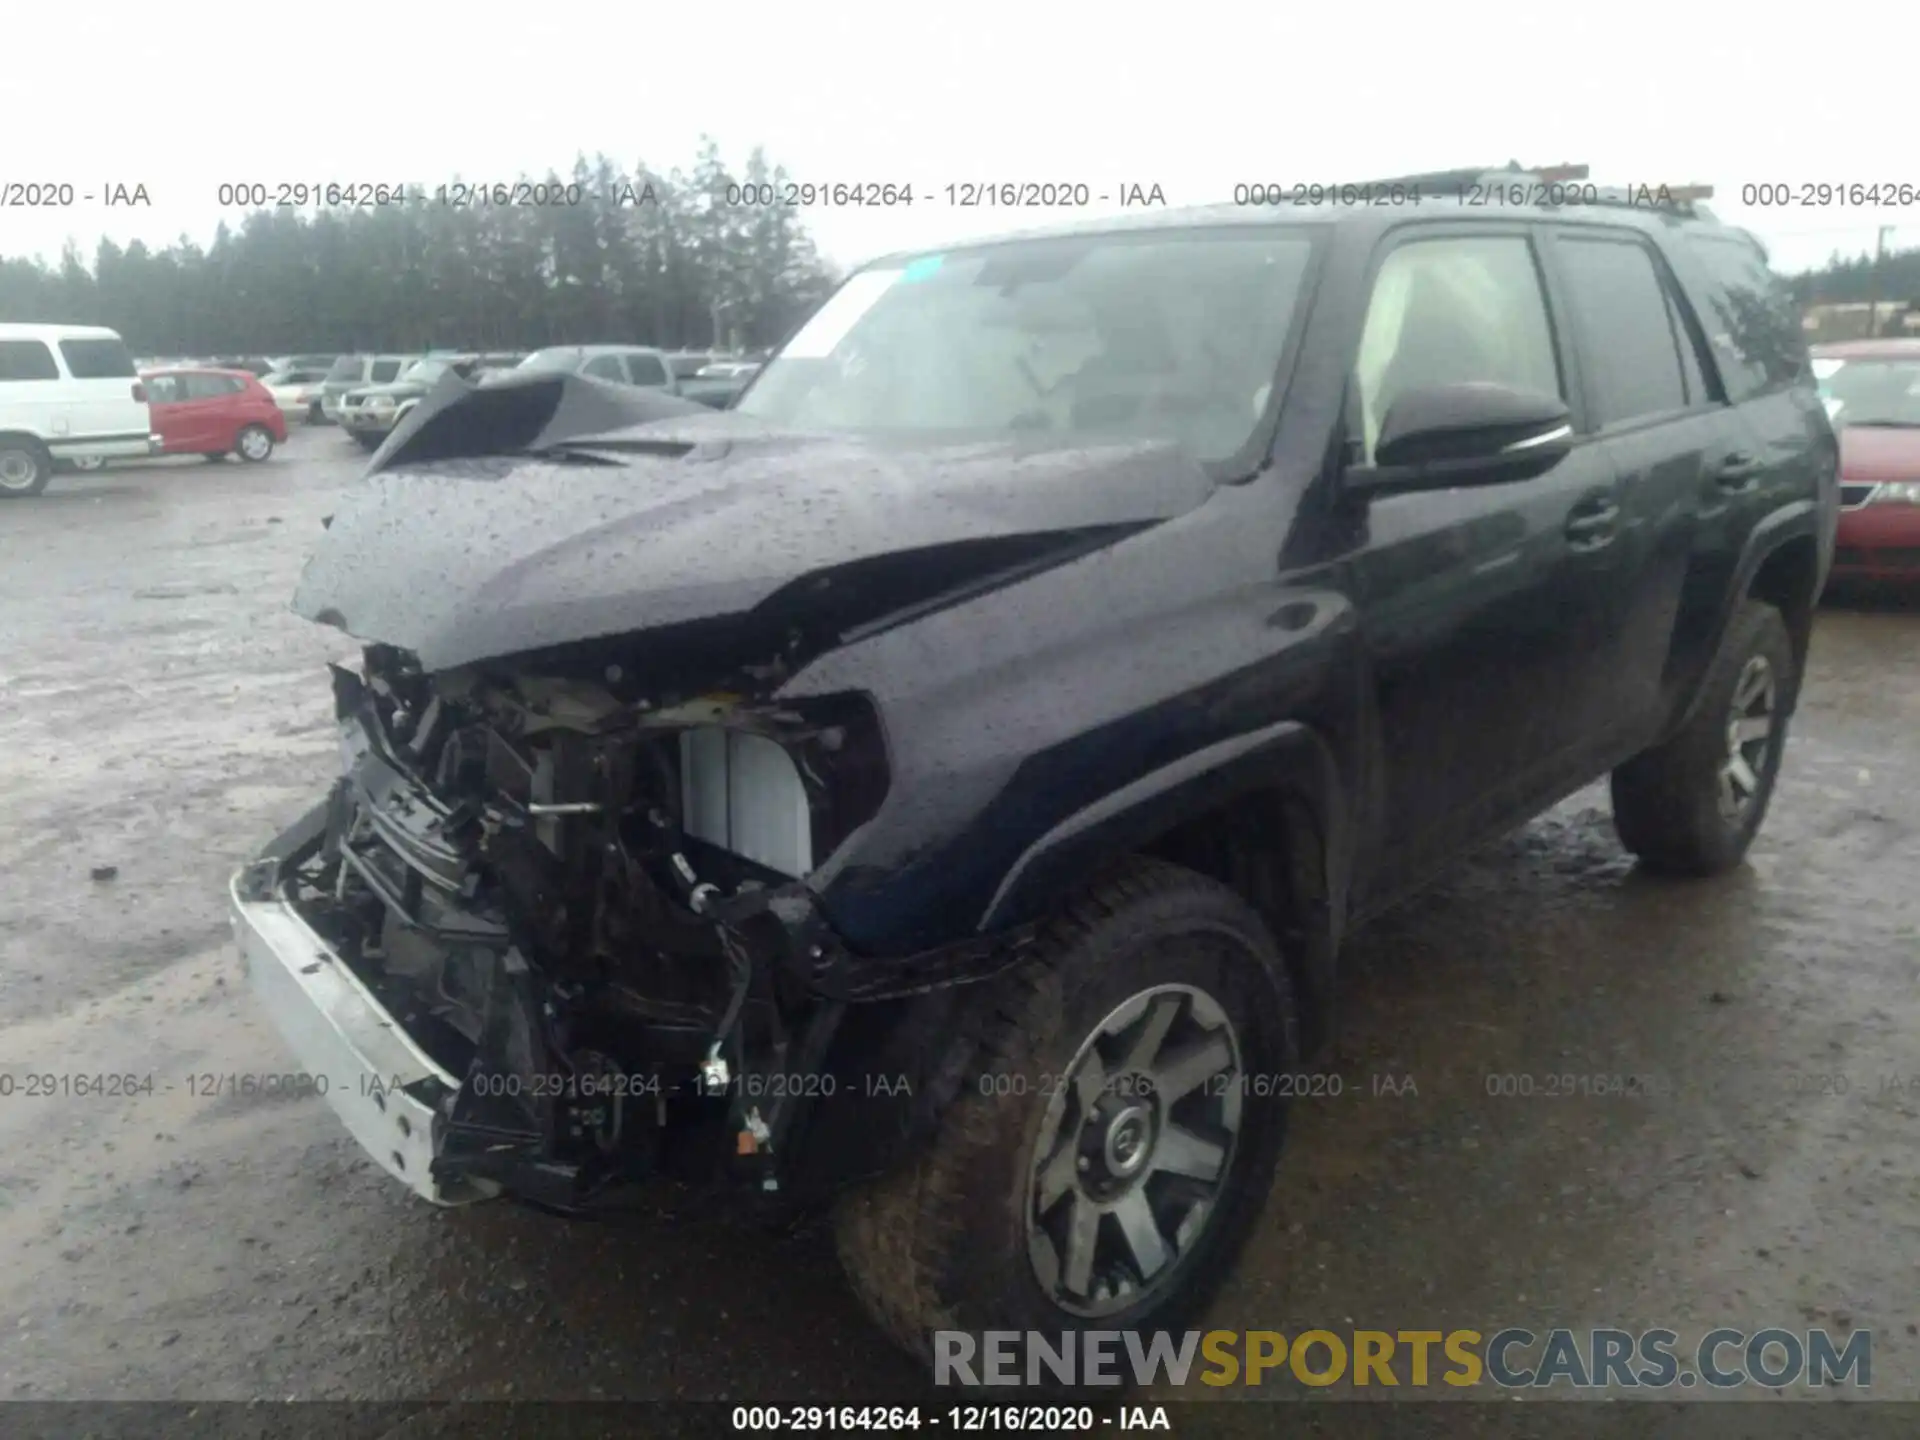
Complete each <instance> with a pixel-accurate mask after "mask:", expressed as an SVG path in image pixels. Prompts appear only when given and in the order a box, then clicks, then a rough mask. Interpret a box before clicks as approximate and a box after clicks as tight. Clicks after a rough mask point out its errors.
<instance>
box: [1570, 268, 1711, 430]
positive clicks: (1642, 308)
mask: <svg viewBox="0 0 1920 1440" xmlns="http://www.w3.org/2000/svg"><path fill="white" fill-rule="evenodd" d="M1554 248H1555V251H1556V253H1557V254H1558V256H1559V259H1560V268H1561V270H1562V272H1563V273H1564V274H1565V276H1566V281H1567V294H1568V298H1569V300H1570V302H1571V304H1572V307H1573V313H1574V319H1575V324H1576V325H1577V327H1578V330H1579V334H1580V342H1581V343H1580V360H1581V368H1582V370H1584V371H1587V372H1590V374H1591V377H1592V384H1593V390H1594V409H1595V414H1594V416H1593V421H1594V425H1595V426H1596V428H1598V427H1604V426H1607V425H1618V424H1620V423H1621V422H1622V421H1626V420H1634V419H1638V418H1639V417H1640V416H1642V415H1663V414H1667V413H1669V412H1671V411H1676V410H1684V409H1686V408H1687V385H1686V380H1685V379H1684V378H1683V377H1682V374H1681V369H1680V347H1679V345H1678V344H1677V343H1676V342H1675V337H1674V333H1673V311H1672V309H1671V307H1670V306H1669V304H1668V302H1667V294H1666V289H1665V287H1664V286H1663V285H1662V284H1661V282H1660V272H1659V271H1658V270H1657V269H1656V268H1654V267H1655V261H1654V257H1653V252H1652V251H1650V250H1649V249H1647V247H1646V246H1645V245H1644V244H1642V243H1641V242H1640V241H1639V240H1638V239H1633V238H1627V237H1619V238H1614V237H1602V236H1596V235H1574V234H1562V235H1561V236H1560V237H1559V241H1558V243H1557V244H1556V245H1555V247H1554Z"/></svg>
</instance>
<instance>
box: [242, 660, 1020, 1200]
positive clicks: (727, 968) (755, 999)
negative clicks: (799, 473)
mask: <svg viewBox="0 0 1920 1440" xmlns="http://www.w3.org/2000/svg"><path fill="white" fill-rule="evenodd" d="M619 674H620V667H619V666H618V665H614V666H610V667H606V669H605V675H606V676H608V677H618V676H619ZM334 695H335V708H336V714H337V717H338V721H339V727H340V740H341V748H342V760H343V773H342V774H341V776H340V778H339V780H338V781H337V782H336V783H335V785H334V787H333V789H332V791H331V793H330V795H329V796H328V798H327V799H326V801H325V802H324V803H323V804H321V805H320V806H318V807H316V808H315V809H314V810H313V811H312V812H311V813H309V814H308V815H307V816H306V817H304V818H303V819H302V820H301V821H300V822H299V823H297V824H296V825H295V826H294V827H293V828H292V829H290V830H289V831H287V832H286V834H284V835H282V836H281V837H279V838H278V839H277V840H276V841H275V842H274V843H273V844H272V845H270V846H269V847H268V849H267V851H266V853H265V854H263V855H262V857H261V858H260V859H259V860H257V861H256V862H255V863H254V864H253V865H251V866H250V867H248V868H247V869H245V870H243V871H242V872H241V873H240V874H239V875H237V876H236V877H235V880H234V883H233V893H232V904H233V916H234V924H235V929H236V933H237V935H238V938H239V940H240V944H241V950H242V954H243V956H244V958H245V961H246V965H247V968H248V972H249V974H250V976H251V980H252V985H253V988H254V989H255V991H256V993H257V995H258V996H259V998H260V1000H261V1002H262V1004H263V1005H264V1007H265V1008H266V1010H267V1011H268V1013H269V1014H270V1015H271V1016H272V1018H273V1019H274V1021H275V1023H276V1024H277V1026H278V1027H279V1029H280V1030H281V1032H282V1034H283V1035H284V1037H285V1038H286V1040H287V1041H288V1043H289V1044H290V1045H291V1046H292V1047H293V1048H294V1050H295V1051H296V1052H297V1053H298V1055H299V1056H300V1058H301V1061H302V1063H303V1064H304V1065H305V1066H306V1067H307V1069H308V1070H310V1071H311V1072H312V1073H314V1074H315V1076H316V1077H320V1076H324V1077H325V1079H324V1081H321V1082H318V1083H319V1084H323V1085H324V1087H325V1090H326V1093H327V1097H328V1099H329V1101H330V1102H331V1103H332V1104H333V1106H334V1108H335V1110H336V1111H337V1112H338V1113H339V1114H340V1116H341V1118H342V1119H343V1120H344V1121H345V1122H346V1124H347V1125H348V1127H349V1129H351V1130H352V1131H353V1133H354V1134H355V1136H356V1137H357V1138H358V1139H359V1140H360V1142H361V1143H362V1145H363V1146H365V1148H366V1149H367V1150H368V1152H369V1153H370V1154H372V1155H373V1156H374V1157H375V1158H376V1159H377V1160H379V1161H380V1163H381V1164H382V1165H384V1166H385V1167H386V1168H387V1170H388V1171H389V1172H390V1173H392V1174H393V1175H394V1176H395V1177H396V1178H398V1179H400V1180H402V1181H404V1182H405V1183H406V1184H407V1185H409V1186H410V1187H411V1188H412V1189H413V1190H414V1191H415V1192H416V1193H418V1194H420V1195H422V1196H424V1197H426V1198H428V1199H430V1200H433V1201H436V1202H438V1203H442V1204H452V1203H460V1202H463V1201H466V1200H471V1199H477V1198H482V1197H485V1196H487V1195H490V1194H494V1193H497V1192H498V1191H500V1190H506V1191H509V1192H512V1193H515V1194H518V1195H521V1196H524V1197H526V1198H529V1199H534V1200H537V1201H540V1202H543V1203H546V1204H549V1205H553V1206H557V1207H561V1208H579V1207H587V1206H590V1205H591V1204H592V1203H593V1202H594V1201H595V1199H596V1197H600V1196H603V1195H605V1194H606V1193H607V1192H608V1191H609V1190H610V1189H612V1188H613V1187H614V1186H615V1185H616V1184H617V1182H620V1181H622V1180H628V1179H634V1178H640V1177H645V1176H651V1175H657V1174H660V1175H668V1176H672V1177H676V1178H681V1179H687V1180H693V1181H701V1180H721V1181H725V1182H729V1183H730V1184H731V1185H733V1186H736V1187H744V1188H746V1189H748V1190H751V1191H753V1192H756V1193H759V1194H763V1195H764V1194H769V1193H778V1192H783V1191H786V1192H796V1191H805V1190H806V1188H807V1187H808V1185H810V1184H812V1183H815V1182H816V1181H818V1180H819V1179H820V1177H821V1175H822V1174H823V1173H827V1172H830V1173H827V1178H828V1180H831V1179H832V1178H833V1177H834V1176H836V1175H848V1174H851V1173H853V1172H859V1171H864V1170H869V1169H871V1168H874V1167H876V1166H878V1165H879V1164H881V1163H883V1160H884V1157H883V1155H882V1153H881V1152H882V1150H884V1148H885V1144H886V1143H891V1142H894V1141H905V1140H906V1139H908V1138H909V1137H910V1133H911V1131H912V1130H913V1129H914V1128H915V1123H916V1122H915V1120H914V1115H913V1113H912V1112H915V1111H916V1110H923V1109H924V1108H925V1107H924V1105H920V1104H919V1103H918V1101H920V1100H924V1099H926V1098H929V1097H927V1096H925V1095H924V1094H921V1095H918V1096H917V1097H916V1098H913V1099H908V1098H905V1097H901V1096H896V1095H894V1094H893V1093H892V1092H893V1088H894V1087H895V1086H896V1085H899V1084H900V1082H899V1080H898V1079H897V1078H895V1077H897V1075H899V1074H900V1073H903V1072H902V1070H901V1067H902V1066H903V1065H911V1064H912V1063H914V1062H915V1061H916V1060H918V1061H919V1062H921V1070H922V1075H923V1078H924V1072H925V1063H924V1062H926V1060H927V1058H928V1057H927V1056H925V1055H919V1056H916V1055H915V1054H914V1051H915V1049H916V1046H915V1042H914V1041H913V1038H912V1031H913V1017H914V1015H916V1014H918V1013H920V1012H923V1011H926V1010H927V1009H928V1004H927V999H926V997H927V992H928V991H929V990H933V989H939V988H941V987H942V986H944V985H948V984H953V983H958V982H961V981H964V980H966V979H969V978H977V977H979V976H983V975H985V974H988V973H991V972H993V971H994V970H997V969H999V968H1002V967H1003V966H1004V965H1005V964H1006V963H1009V960H1010V954H1011V951H1010V950H1009V949H1008V947H1007V946H1006V945H1003V944H1001V943H998V942H997V943H996V944H995V945H994V946H992V947H988V948H985V949H980V948H973V949H968V950H967V951H966V952H965V953H959V952H955V953H950V954H944V955H939V956H911V957H897V958H896V959H895V960H893V961H890V962H880V961H873V960H862V959H859V958H857V957H855V956H853V955H851V954H849V953H848V951H847V949H846V947H845V946H844V945H843V944H842V943H841V942H840V941H839V939H838V938H837V937H836V936H835V934H834V933H833V931H832V928H831V926H830V925H828V923H827V922H826V920H825V918H824V917H823V916H822V914H821V912H820V910H819V906H818V900H817V897H816V896H815V895H814V894H813V892H812V891H811V890H810V889H809V888H808V886H807V884H806V883H805V879H804V877H805V876H807V874H808V873H809V872H810V871H811V870H812V869H813V868H814V865H815V858H816V856H817V855H824V853H825V849H826V848H827V847H830V846H831V845H832V844H833V843H834V840H835V837H836V836H838V835H844V834H846V833H848V832H849V831H850V830H851V829H852V828H853V827H855V826H858V825H859V824H860V823H861V822H862V821H863V820H864V819H865V818H866V817H867V816H869V815H871V813H872V812H873V810H874V809H875V808H876V807H877V806H878V804H879V802H880V798H881V796H882V795H883V794H884V791H885V787H886V783H887V781H886V761H885V747H884V742H883V739H882V737H881V734H880V731H879V722H878V718H877V716H876V715H875V714H874V713H873V711H872V709H871V707H870V706H869V705H867V704H866V703H865V702H864V701H863V700H862V699H860V698H859V697H846V698H842V699H836V700H832V701H825V702H822V701H809V702H802V703H800V704H799V705H792V704H780V703H775V702H772V701H768V700H762V701H759V702H754V701H751V700H749V699H746V698H744V697H743V696H741V695H738V694H715V693H708V694H703V695H697V696H693V697H691V698H684V697H682V698H672V697H669V698H668V699H667V701H666V702H665V703H663V702H662V701H661V700H660V699H659V698H655V697H648V696H645V695H642V694H639V693H637V692H635V691H634V690H632V689H631V688H630V687H623V686H621V685H618V684H615V683H613V682H612V680H610V679H609V680H605V681H603V682H586V681H581V680H578V679H570V680H564V681H563V680H551V679H539V678H531V677H529V676H527V675H525V674H514V673H500V672H498V671H495V672H490V673H482V672H481V671H479V670H472V671H458V672H453V673H443V674H438V675H433V676H428V675H426V674H423V673H421V671H420V670H419V668H418V667H417V665H415V664H414V663H413V661H412V660H411V657H410V656H409V655H408V654H407V653H406V652H403V651H400V650H397V649H393V648H390V647H386V646H380V645H374V646H370V647H368V649H367V651H366V665H365V668H364V672H363V673H358V674H356V673H354V672H352V671H349V670H346V669H343V668H338V667H336V668H335V670H334ZM1012 948H1013V949H1017V942H1015V943H1014V944H1013V947H1012ZM916 994H917V995H918V996H919V997H920V999H919V1000H918V1001H915V1000H911V999H908V998H906V997H909V996H912V995H916ZM889 1004H891V1005H892V1007H893V1009H892V1011H891V1012H890V1013H889V1014H888V1016H887V1018H886V1019H885V1021H884V1022H883V1023H881V1024H880V1025H878V1026H877V1027H876V1026H873V1025H868V1026H866V1027H865V1029H864V1032H863V1033H864V1034H866V1035H867V1036H868V1037H869V1038H868V1039H867V1040H864V1041H855V1042H854V1043H852V1045H851V1047H850V1046H849V1045H848V1044H845V1043H842V1044H840V1045H838V1047H837V1050H836V1037H842V1036H843V1032H844V1033H848V1034H851V1033H854V1032H861V1031H862V1027H861V1026H859V1025H854V1026H845V1025H843V1021H844V1020H845V1018H846V1015H847V1012H848V1010H849V1007H850V1006H851V1007H853V1008H855V1009H862V1008H864V1009H868V1010H872V1009H874V1008H875V1007H876V1006H878V1007H880V1008H881V1009H885V1008H886V1007H887V1006H888V1005H889ZM935 1008H938V1006H937V1004H936V1006H935ZM944 1028H950V1027H944ZM830 1051H832V1052H835V1056H837V1058H832V1057H830ZM956 1073H957V1072H956ZM876 1075H878V1076H879V1077H880V1079H879V1082H878V1083H879V1087H880V1090H881V1092H882V1093H878V1094H876V1093H874V1092H875V1083H876V1082H875V1079H874V1077H875V1076H876ZM316 1088H318V1085H317V1087H316ZM901 1088H902V1089H903V1090H906V1091H909V1092H911V1091H912V1090H913V1084H912V1082H911V1081H909V1082H908V1083H907V1084H906V1085H905V1086H902V1087H901ZM863 1092H864V1093H863ZM890 1100H891V1101H893V1102H894V1103H893V1105H892V1113H891V1116H890V1117H889V1114H888V1113H887V1112H888V1103H887V1102H889V1101H890ZM852 1101H858V1102H859V1103H860V1104H861V1106H862V1111H861V1116H860V1121H859V1123H857V1124H855V1125H853V1126H851V1127H848V1126H838V1125H836V1126H832V1127H831V1128H834V1129H836V1130H838V1131H841V1132H843V1134H842V1140H843V1141H844V1140H845V1139H846V1138H848V1136H849V1135H851V1136H852V1137H853V1138H854V1142H855V1143H853V1144H852V1145H850V1146H849V1145H846V1144H841V1145H840V1146H839V1153H838V1155H837V1156H835V1157H834V1158H831V1159H828V1160H826V1161H825V1165H824V1172H823V1169H822V1166H821V1165H820V1164H815V1165H814V1166H813V1167H812V1169H811V1171H810V1172H808V1174H810V1175H811V1176H812V1178H811V1179H809V1178H808V1174H802V1173H800V1169H799V1167H796V1165H795V1164H794V1161H795V1158H796V1155H797V1153H798V1151H799V1148H800V1146H799V1141H800V1137H801V1136H802V1133H803V1132H804V1131H805V1130H806V1129H807V1128H808V1125H809V1122H810V1121H812V1120H817V1119H818V1116H819V1114H820V1112H821V1111H822V1110H823V1109H825V1110H830V1111H837V1110H840V1109H842V1108H843V1107H846V1106H848V1105H849V1103H850V1102H852ZM876 1126H877V1129H876ZM816 1128H817V1127H816ZM810 1148H811V1149H813V1150H814V1151H816V1152H821V1154H824V1153H825V1152H830V1151H833V1150H834V1149H835V1146H833V1145H826V1146H813V1147H810ZM815 1158H816V1160H818V1159H820V1155H818V1154H817V1155H816V1157H815ZM796 1179H798V1180H799V1182H800V1183H799V1184H798V1185H796V1184H795V1181H796Z"/></svg>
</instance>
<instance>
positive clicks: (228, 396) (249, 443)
mask: <svg viewBox="0 0 1920 1440" xmlns="http://www.w3.org/2000/svg"><path fill="white" fill-rule="evenodd" d="M140 378H141V379H142V380H144V381H145V382H146V386H147V403H148V405H149V406H151V407H152V411H153V428H154V429H155V430H156V431H157V432H158V433H159V435H160V438H161V440H162V442H163V444H162V447H161V448H162V451H163V453H165V454H168V455H204V456H206V457H207V459H209V460H219V459H222V458H224V457H225V456H227V455H238V456H239V457H240V458H241V459H242V460H264V459H266V458H267V457H268V456H269V455H271V454H273V447H274V446H275V445H284V444H286V441H287V417H286V416H285V415H283V414H282V413H281V412H280V404H279V402H278V401H276V400H275V399H274V398H273V392H272V391H271V390H269V389H267V387H266V386H264V385H262V384H261V383H260V380H259V378H258V377H257V376H254V375H250V374H248V373H247V372H246V371H244V370H198V369H195V370H188V369H175V370H149V371H147V372H145V373H144V374H143V375H142V376H141V377H140Z"/></svg>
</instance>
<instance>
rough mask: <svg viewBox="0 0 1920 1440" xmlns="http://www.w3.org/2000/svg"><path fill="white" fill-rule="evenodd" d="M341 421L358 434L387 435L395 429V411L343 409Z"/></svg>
mask: <svg viewBox="0 0 1920 1440" xmlns="http://www.w3.org/2000/svg"><path fill="white" fill-rule="evenodd" d="M340 423H341V424H342V425H344V426H346V427H347V429H349V430H351V431H353V433H354V434H356V435H385V434H386V433H387V432H388V431H389V430H391V429H393V424H394V412H393V411H391V410H366V409H358V410H343V411H341V412H340Z"/></svg>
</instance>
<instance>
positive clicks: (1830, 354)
mask: <svg viewBox="0 0 1920 1440" xmlns="http://www.w3.org/2000/svg"><path fill="white" fill-rule="evenodd" d="M1813 368H1814V374H1815V376H1816V377H1817V378H1818V380H1819V382H1820V394H1821V398H1822V399H1824V400H1825V401H1826V404H1827V413H1828V414H1829V415H1830V416H1831V417H1832V419H1833V428H1834V429H1835V430H1836V431H1837V432H1838V433H1839V436H1840V534H1839V537H1838V540H1837V541H1836V545H1835V549H1834V554H1833V578H1834V579H1836V580H1898V581H1905V582H1908V583H1920V340H1853V341H1847V342H1844V343H1841V344H1836V345H1816V346H1815V347H1814V348H1813Z"/></svg>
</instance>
